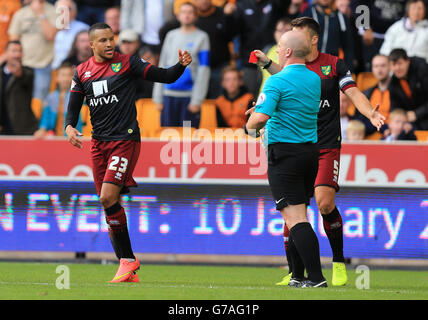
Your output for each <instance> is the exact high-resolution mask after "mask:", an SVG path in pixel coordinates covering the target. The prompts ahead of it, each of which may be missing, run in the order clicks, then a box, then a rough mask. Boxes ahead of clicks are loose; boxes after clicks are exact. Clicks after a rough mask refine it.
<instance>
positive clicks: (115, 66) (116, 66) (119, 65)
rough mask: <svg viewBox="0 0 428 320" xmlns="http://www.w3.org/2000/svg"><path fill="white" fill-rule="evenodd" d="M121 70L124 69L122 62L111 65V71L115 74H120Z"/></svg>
mask: <svg viewBox="0 0 428 320" xmlns="http://www.w3.org/2000/svg"><path fill="white" fill-rule="evenodd" d="M120 69H122V62H118V63H112V64H111V70H113V71H114V72H119V71H120Z"/></svg>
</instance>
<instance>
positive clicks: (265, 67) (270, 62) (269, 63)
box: [263, 59, 273, 70]
mask: <svg viewBox="0 0 428 320" xmlns="http://www.w3.org/2000/svg"><path fill="white" fill-rule="evenodd" d="M272 62H273V61H272V59H270V61H269V62H268V63H267V64H266V65H265V66H264V67H263V69H265V70H266V69H269V68H270V66H271V65H272Z"/></svg>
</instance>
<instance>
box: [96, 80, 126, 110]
mask: <svg viewBox="0 0 428 320" xmlns="http://www.w3.org/2000/svg"><path fill="white" fill-rule="evenodd" d="M92 91H93V92H94V98H93V99H89V106H90V107H97V106H103V105H105V104H109V103H113V102H119V99H118V98H117V97H116V95H114V94H113V95H110V96H104V97H100V96H101V95H104V94H106V93H108V85H107V80H101V81H95V82H92ZM97 97H99V98H97Z"/></svg>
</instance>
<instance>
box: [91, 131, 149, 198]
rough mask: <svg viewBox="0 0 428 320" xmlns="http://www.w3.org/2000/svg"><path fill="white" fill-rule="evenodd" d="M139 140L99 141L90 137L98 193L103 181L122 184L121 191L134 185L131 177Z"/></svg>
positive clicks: (137, 154) (136, 159) (125, 191)
mask: <svg viewBox="0 0 428 320" xmlns="http://www.w3.org/2000/svg"><path fill="white" fill-rule="evenodd" d="M140 145H141V143H140V142H139V141H131V140H129V141H99V140H96V139H92V141H91V155H92V172H93V174H94V182H95V188H96V189H97V193H98V195H100V194H101V187H102V185H103V183H104V182H106V183H113V184H116V185H118V186H122V191H121V193H127V192H129V187H136V186H137V183H136V182H135V180H134V178H133V177H132V173H133V172H134V169H135V165H136V164H137V161H138V156H139V155H140Z"/></svg>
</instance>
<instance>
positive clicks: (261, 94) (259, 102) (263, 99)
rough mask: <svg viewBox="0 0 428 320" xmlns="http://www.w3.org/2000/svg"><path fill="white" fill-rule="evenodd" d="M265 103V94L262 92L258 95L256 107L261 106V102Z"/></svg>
mask: <svg viewBox="0 0 428 320" xmlns="http://www.w3.org/2000/svg"><path fill="white" fill-rule="evenodd" d="M265 101H266V94H264V93H263V92H262V93H260V95H259V98H258V99H257V103H256V106H258V105H261V104H263V102H265Z"/></svg>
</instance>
